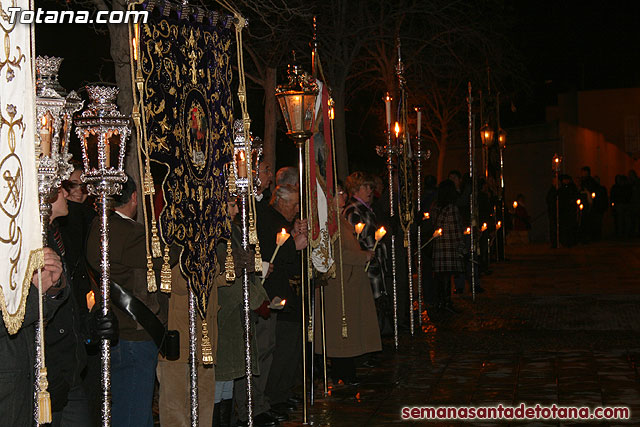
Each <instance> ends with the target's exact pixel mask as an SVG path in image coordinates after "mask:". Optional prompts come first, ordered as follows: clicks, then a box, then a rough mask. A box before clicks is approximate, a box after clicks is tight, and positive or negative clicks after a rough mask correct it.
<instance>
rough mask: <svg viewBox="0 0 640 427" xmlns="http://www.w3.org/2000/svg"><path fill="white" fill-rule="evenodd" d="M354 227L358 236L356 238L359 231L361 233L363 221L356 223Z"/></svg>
mask: <svg viewBox="0 0 640 427" xmlns="http://www.w3.org/2000/svg"><path fill="white" fill-rule="evenodd" d="M355 227H356V235H357V236H358V238H360V233H362V230H364V222H359V223H357V224H356V225H355Z"/></svg>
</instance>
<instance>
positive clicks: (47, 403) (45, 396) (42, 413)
mask: <svg viewBox="0 0 640 427" xmlns="http://www.w3.org/2000/svg"><path fill="white" fill-rule="evenodd" d="M48 387H49V382H48V381H47V368H40V374H39V375H38V423H39V424H47V423H50V422H51V420H52V418H51V396H50V395H49V392H48V391H47V388H48Z"/></svg>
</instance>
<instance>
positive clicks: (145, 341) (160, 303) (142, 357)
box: [87, 176, 167, 427]
mask: <svg viewBox="0 0 640 427" xmlns="http://www.w3.org/2000/svg"><path fill="white" fill-rule="evenodd" d="M128 178H129V179H128V180H127V182H126V183H125V184H123V189H122V194H120V195H118V196H115V197H114V208H113V210H114V213H113V214H112V215H111V216H110V217H109V259H110V263H111V280H112V281H113V282H115V283H117V284H119V285H120V286H121V287H122V288H123V289H124V290H125V291H126V292H127V293H129V294H130V295H133V296H135V297H136V298H138V299H139V300H140V301H142V302H143V303H144V304H145V305H146V306H147V308H149V309H150V310H151V311H152V312H153V313H154V314H155V315H156V316H157V317H158V319H159V320H160V321H161V322H162V323H163V324H166V322H167V302H166V297H165V296H164V295H162V294H161V293H160V292H148V291H147V257H146V255H147V252H146V243H145V239H146V235H145V229H144V226H143V225H142V224H140V223H138V222H136V221H135V220H134V219H133V218H135V216H136V212H137V207H138V193H137V191H136V185H135V183H134V182H133V179H132V178H131V177H130V176H129V177H128ZM87 260H88V261H89V264H90V265H91V267H93V268H94V269H95V270H97V271H99V269H100V221H99V218H96V219H95V220H94V221H93V223H92V224H91V229H90V230H89V237H88V241H87ZM161 263H162V259H159V258H158V259H154V270H155V272H156V282H157V283H159V273H160V269H161ZM112 310H113V312H114V313H115V314H116V317H117V318H118V322H119V324H120V334H119V336H120V340H119V342H118V343H117V344H116V345H115V346H113V347H112V349H111V394H112V403H113V406H112V422H113V425H115V426H119V427H123V426H131V427H147V426H148V427H152V426H153V415H152V412H151V405H152V401H153V387H154V384H155V375H156V365H157V363H158V348H157V346H156V344H155V343H154V341H153V339H152V337H151V336H150V335H149V334H148V333H147V331H145V330H144V328H143V327H142V326H141V325H140V324H139V323H137V322H136V321H135V320H133V318H131V317H130V316H129V315H127V314H126V313H125V312H124V311H121V310H119V309H118V308H117V307H115V306H114V305H113V304H112Z"/></svg>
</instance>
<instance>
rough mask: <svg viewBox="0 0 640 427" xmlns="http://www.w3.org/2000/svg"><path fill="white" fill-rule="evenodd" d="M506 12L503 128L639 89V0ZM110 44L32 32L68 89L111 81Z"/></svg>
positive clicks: (351, 135)
mask: <svg viewBox="0 0 640 427" xmlns="http://www.w3.org/2000/svg"><path fill="white" fill-rule="evenodd" d="M56 4H57V2H56V1H54V0H41V1H39V2H38V6H39V7H42V8H45V9H54V8H56ZM505 5H506V6H505V7H506V10H507V12H506V13H508V14H509V16H505V17H504V19H505V20H506V21H505V22H507V25H506V28H507V29H506V31H507V34H506V36H507V38H508V39H509V40H510V41H511V43H513V45H514V46H515V47H516V49H518V50H519V51H520V52H521V53H522V56H523V58H524V60H525V61H526V64H525V68H526V70H527V71H528V76H525V79H526V81H528V82H529V87H528V89H524V90H522V91H521V92H520V93H519V94H517V95H516V96H515V98H514V105H515V107H516V111H515V113H514V112H511V111H510V109H509V108H503V109H502V112H503V113H502V116H503V117H502V121H503V125H504V126H505V127H509V126H521V125H527V124H534V123H540V122H542V121H544V115H545V106H547V105H553V104H555V103H556V98H557V94H558V93H563V92H566V91H572V90H590V89H606V88H619V87H637V86H640V29H639V28H638V19H639V18H640V1H632V0H628V1H611V2H602V1H516V2H506V3H505ZM497 19H500V18H499V17H497ZM98 29H101V28H100V27H98ZM102 29H103V30H105V29H106V28H102ZM108 43H109V39H108V35H107V34H106V32H104V31H103V32H102V33H101V34H96V32H95V31H94V30H93V29H92V28H91V27H89V26H84V25H52V24H49V25H45V24H40V25H37V26H36V52H37V54H39V55H56V56H62V57H64V58H65V61H64V62H63V64H62V68H61V71H60V82H61V84H62V85H63V86H64V87H66V88H67V89H76V90H77V89H78V88H79V87H81V86H83V85H84V84H86V83H88V82H98V81H101V80H102V81H112V80H113V79H114V77H113V64H112V62H111V58H110V56H109V45H108ZM249 95H250V96H249V100H250V103H251V105H250V113H251V115H252V117H253V126H252V128H253V130H254V132H255V133H257V134H258V135H259V134H260V133H261V130H262V123H263V117H262V114H263V113H262V102H263V96H262V94H261V91H260V90H255V91H250V93H249ZM252 95H253V96H252ZM370 102H371V100H369V99H367V100H363V101H362V103H363V104H367V105H362V106H359V105H355V106H353V108H352V109H351V111H349V112H348V113H347V127H348V128H347V134H348V139H349V141H350V142H351V141H354V145H356V147H355V148H356V149H357V148H358V147H357V146H359V145H360V144H362V143H364V142H365V141H367V140H369V139H371V138H377V136H376V135H367V134H366V129H372V128H374V129H375V126H373V127H372V126H371V122H372V120H371V118H368V119H364V120H363V114H365V113H366V112H367V111H368V104H369V103H370ZM363 130H364V131H363ZM279 138H282V139H283V141H281V142H280V143H279V145H278V147H279V148H278V155H279V159H278V163H279V164H286V163H288V162H289V161H290V159H289V157H291V160H293V159H294V150H287V149H284V144H287V142H288V141H286V138H285V137H284V134H281V135H280V136H279ZM281 146H282V149H281V148H280V147H281ZM350 148H351V147H350ZM289 151H291V153H289ZM289 154H291V155H289ZM373 157H374V158H375V155H373Z"/></svg>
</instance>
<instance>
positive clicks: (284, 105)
mask: <svg viewBox="0 0 640 427" xmlns="http://www.w3.org/2000/svg"><path fill="white" fill-rule="evenodd" d="M277 98H278V103H279V104H280V110H281V111H282V117H284V123H285V124H286V125H287V130H288V131H291V118H290V117H289V110H287V99H286V98H287V97H286V96H285V95H282V96H278V97H277Z"/></svg>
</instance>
